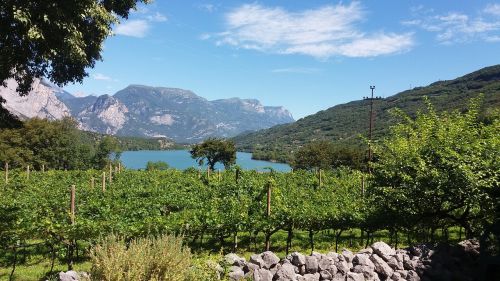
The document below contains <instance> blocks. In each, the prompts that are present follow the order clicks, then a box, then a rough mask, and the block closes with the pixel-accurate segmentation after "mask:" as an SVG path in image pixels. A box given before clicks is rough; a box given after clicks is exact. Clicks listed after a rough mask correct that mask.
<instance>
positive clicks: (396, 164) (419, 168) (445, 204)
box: [373, 99, 500, 237]
mask: <svg viewBox="0 0 500 281" xmlns="http://www.w3.org/2000/svg"><path fill="white" fill-rule="evenodd" d="M479 105H480V102H479V100H478V99H474V100H472V101H471V102H470V104H469V107H468V110H467V111H466V112H465V113H461V112H458V111H454V112H444V113H441V114H438V113H437V112H436V111H435V110H434V108H433V106H432V105H431V104H430V102H428V101H427V112H425V113H424V112H419V113H418V114H417V116H416V118H415V119H412V118H410V117H409V116H407V115H406V114H404V113H402V112H401V111H397V114H398V115H399V116H400V117H401V118H403V120H404V121H403V122H402V123H400V124H398V125H396V126H395V127H393V129H392V133H391V134H390V135H389V136H388V137H387V138H386V139H385V140H384V141H382V142H381V143H380V144H378V145H376V146H375V158H376V162H375V163H374V173H373V177H374V184H375V186H376V189H375V191H376V196H377V198H379V199H378V200H376V201H377V202H379V203H381V205H382V212H384V213H386V214H390V216H392V221H393V222H395V223H398V224H400V225H408V224H413V225H415V224H417V223H424V224H427V225H431V226H433V227H437V226H439V225H443V224H448V225H459V226H462V227H464V229H465V230H466V232H467V234H468V236H469V237H471V236H476V237H477V235H479V234H480V233H481V232H482V230H483V229H484V227H485V226H486V225H488V224H491V223H493V222H494V221H495V220H497V219H498V215H499V214H495V207H496V208H498V204H499V203H498V202H499V198H498V189H499V188H500V186H499V183H500V162H499V161H498V159H500V138H499V137H498V136H500V122H499V119H498V116H497V118H496V119H492V120H494V121H492V122H491V123H490V124H484V123H481V122H479V121H478V120H479V119H478V117H479V108H480V107H479ZM495 193H496V194H497V195H494V194H495ZM495 196H496V197H495ZM496 205H497V206H496Z"/></svg>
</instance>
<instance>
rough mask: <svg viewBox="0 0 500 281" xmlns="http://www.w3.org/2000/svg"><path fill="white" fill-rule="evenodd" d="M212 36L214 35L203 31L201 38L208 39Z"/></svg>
mask: <svg viewBox="0 0 500 281" xmlns="http://www.w3.org/2000/svg"><path fill="white" fill-rule="evenodd" d="M210 38H212V36H211V35H210V34H208V33H203V34H201V35H200V40H208V39H210Z"/></svg>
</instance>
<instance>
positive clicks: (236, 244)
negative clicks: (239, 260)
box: [233, 231, 238, 253]
mask: <svg viewBox="0 0 500 281" xmlns="http://www.w3.org/2000/svg"><path fill="white" fill-rule="evenodd" d="M237 248H238V231H235V232H234V236H233V253H236V249H237Z"/></svg>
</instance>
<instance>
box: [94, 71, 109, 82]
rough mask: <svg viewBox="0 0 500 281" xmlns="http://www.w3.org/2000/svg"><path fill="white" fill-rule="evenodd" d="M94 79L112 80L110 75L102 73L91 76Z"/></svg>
mask: <svg viewBox="0 0 500 281" xmlns="http://www.w3.org/2000/svg"><path fill="white" fill-rule="evenodd" d="M92 77H93V78H94V79H95V80H103V81H111V80H113V79H112V78H111V77H109V76H106V75H104V74H102V73H96V74H94V75H93V76H92Z"/></svg>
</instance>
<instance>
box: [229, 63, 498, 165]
mask: <svg viewBox="0 0 500 281" xmlns="http://www.w3.org/2000/svg"><path fill="white" fill-rule="evenodd" d="M480 93H483V94H484V102H483V106H482V108H481V115H482V116H483V117H487V116H488V115H489V112H491V110H492V109H494V108H499V107H500V65H495V66H491V67H486V68H483V69H481V70H478V71H475V72H473V73H470V74H467V75H465V76H462V77H460V78H457V79H454V80H448V81H439V82H435V83H432V84H430V85H428V86H426V87H416V88H413V89H411V90H407V91H404V92H401V93H398V94H396V95H394V96H391V97H388V98H384V99H380V100H376V101H375V102H374V114H375V128H374V138H375V139H376V138H379V137H380V136H382V135H384V134H385V133H387V132H388V129H389V127H390V126H391V125H393V124H395V123H396V121H397V119H396V118H394V117H393V116H392V115H391V113H390V112H389V110H390V109H392V108H400V109H402V110H403V111H404V112H407V113H408V114H410V115H414V114H415V113H416V112H417V111H418V110H419V109H422V108H424V106H423V104H424V103H423V97H424V96H427V97H429V99H430V101H431V103H432V104H433V105H434V106H435V108H436V110H438V111H442V110H455V109H457V110H463V109H464V108H465V107H466V105H467V102H468V101H469V100H470V99H471V98H472V97H476V96H478V95H479V94H480ZM369 110H370V104H369V101H368V100H357V101H352V102H349V103H346V104H340V105H336V106H334V107H331V108H329V109H327V110H323V111H320V112H318V113H316V114H313V115H310V116H307V117H305V118H302V119H300V120H298V121H297V122H294V123H291V124H285V125H278V126H275V127H272V128H270V129H266V130H261V131H258V132H253V133H248V134H242V135H239V136H237V137H235V138H234V141H235V142H236V145H237V147H238V149H239V150H244V151H251V152H253V153H254V158H259V159H274V160H280V161H289V160H290V156H291V155H293V152H294V151H296V150H297V149H298V148H300V147H301V146H302V145H304V144H306V143H309V142H311V141H314V140H331V141H334V142H336V143H337V144H339V145H341V146H360V145H362V144H363V137H366V135H367V132H368V126H369Z"/></svg>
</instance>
